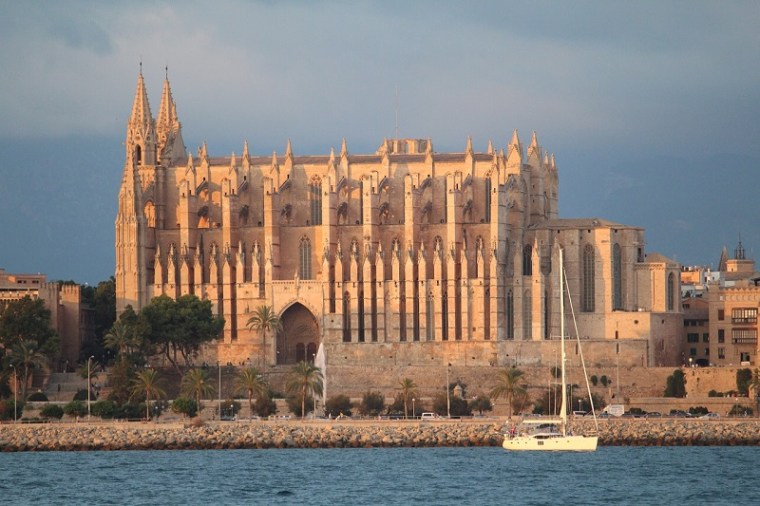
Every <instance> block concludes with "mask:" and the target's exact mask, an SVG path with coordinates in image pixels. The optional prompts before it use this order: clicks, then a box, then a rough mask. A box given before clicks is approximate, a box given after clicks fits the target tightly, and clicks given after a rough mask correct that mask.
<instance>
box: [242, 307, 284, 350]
mask: <svg viewBox="0 0 760 506" xmlns="http://www.w3.org/2000/svg"><path fill="white" fill-rule="evenodd" d="M247 325H248V328H249V329H251V330H256V331H258V332H261V335H262V341H263V345H262V353H261V355H262V365H266V353H267V333H268V332H279V331H280V330H282V321H281V320H280V317H279V316H277V313H275V312H274V311H273V310H272V307H271V306H267V305H264V306H259V307H258V308H256V309H255V310H254V311H253V313H251V317H250V318H248V323H247Z"/></svg>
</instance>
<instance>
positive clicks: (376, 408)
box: [359, 392, 385, 416]
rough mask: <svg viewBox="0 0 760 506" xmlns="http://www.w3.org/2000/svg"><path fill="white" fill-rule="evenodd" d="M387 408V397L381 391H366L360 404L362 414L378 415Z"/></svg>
mask: <svg viewBox="0 0 760 506" xmlns="http://www.w3.org/2000/svg"><path fill="white" fill-rule="evenodd" d="M383 408H385V398H384V397H383V395H382V394H381V393H380V392H365V393H364V395H362V402H361V404H359V413H361V414H362V415H365V416H366V415H369V416H377V415H379V414H380V413H381V412H382V411H383Z"/></svg>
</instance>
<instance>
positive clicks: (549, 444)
mask: <svg viewBox="0 0 760 506" xmlns="http://www.w3.org/2000/svg"><path fill="white" fill-rule="evenodd" d="M598 440H599V438H598V437H597V436H563V435H561V434H556V435H554V434H552V435H545V434H537V435H530V436H515V437H512V438H509V437H506V438H504V442H503V443H502V446H503V447H504V449H505V450H513V451H559V452H562V451H564V452H593V451H596V445H597V442H598Z"/></svg>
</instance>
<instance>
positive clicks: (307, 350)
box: [277, 303, 319, 365]
mask: <svg viewBox="0 0 760 506" xmlns="http://www.w3.org/2000/svg"><path fill="white" fill-rule="evenodd" d="M280 321H281V322H282V330H281V331H280V332H279V333H278V334H277V365H288V364H296V363H298V362H301V361H304V360H306V361H307V362H312V363H313V362H314V357H315V356H316V354H317V348H319V325H318V324H317V319H316V318H315V317H314V315H313V314H312V313H311V311H309V310H308V309H306V307H305V306H304V305H303V304H300V303H295V304H293V305H292V306H290V307H289V308H288V309H286V310H285V311H284V312H283V313H282V316H280Z"/></svg>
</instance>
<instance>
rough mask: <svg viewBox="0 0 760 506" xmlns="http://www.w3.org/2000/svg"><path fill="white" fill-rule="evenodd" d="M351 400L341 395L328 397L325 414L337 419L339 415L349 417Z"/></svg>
mask: <svg viewBox="0 0 760 506" xmlns="http://www.w3.org/2000/svg"><path fill="white" fill-rule="evenodd" d="M351 408H352V406H351V399H349V398H348V396H345V395H343V394H339V395H336V396H334V397H330V398H329V399H327V402H325V414H327V415H329V416H331V417H333V418H337V417H338V416H340V415H341V414H342V415H344V416H351Z"/></svg>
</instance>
